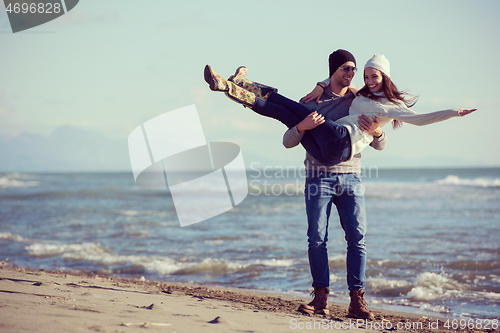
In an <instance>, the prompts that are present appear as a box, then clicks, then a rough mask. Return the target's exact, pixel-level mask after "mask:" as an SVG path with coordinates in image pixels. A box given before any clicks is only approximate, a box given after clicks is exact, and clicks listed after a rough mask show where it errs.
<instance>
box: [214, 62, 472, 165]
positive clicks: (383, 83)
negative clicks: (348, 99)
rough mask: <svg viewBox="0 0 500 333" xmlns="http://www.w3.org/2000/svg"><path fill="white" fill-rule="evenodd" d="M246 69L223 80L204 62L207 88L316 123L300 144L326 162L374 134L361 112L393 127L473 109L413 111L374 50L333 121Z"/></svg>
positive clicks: (276, 114)
mask: <svg viewBox="0 0 500 333" xmlns="http://www.w3.org/2000/svg"><path fill="white" fill-rule="evenodd" d="M246 74H247V71H246V68H244V67H240V68H238V69H237V71H236V73H235V75H233V76H231V77H230V78H229V79H228V80H227V81H226V80H224V79H222V78H221V77H220V76H219V75H218V74H216V73H215V72H214V71H213V70H212V68H211V67H210V66H208V65H207V66H206V67H205V81H206V82H207V83H208V84H209V85H210V89H211V90H213V91H224V92H225V93H226V95H227V96H228V97H229V98H231V99H233V100H235V101H236V102H238V103H240V104H243V105H244V106H247V107H250V108H251V109H252V110H253V111H255V112H256V113H259V114H261V115H263V116H266V117H271V118H274V119H277V120H279V121H281V122H282V123H283V124H285V125H286V126H287V127H288V128H291V127H293V126H296V125H298V124H299V123H301V122H302V121H305V120H309V122H310V123H311V122H312V123H314V125H313V126H312V127H313V128H310V129H309V130H307V131H306V132H305V135H304V137H303V138H302V140H301V144H302V145H303V146H304V148H305V149H306V150H307V151H308V152H309V154H311V155H312V156H313V157H314V158H316V159H317V160H319V161H320V162H322V163H325V164H336V163H339V162H343V161H347V160H349V159H350V158H351V157H352V156H353V155H355V154H357V153H359V152H360V151H361V150H363V148H365V147H366V146H367V145H369V144H370V143H371V141H372V140H373V137H372V136H371V135H369V134H367V133H366V132H364V131H362V130H361V129H360V128H359V126H358V123H357V118H358V116H360V115H362V114H364V115H367V116H376V117H378V119H379V124H380V127H382V126H384V125H385V124H387V123H389V122H390V121H394V124H395V127H397V125H398V124H399V122H400V121H402V122H408V123H411V124H414V125H420V126H422V125H428V124H432V123H435V122H439V121H443V120H446V119H448V118H451V117H457V116H465V115H467V114H469V113H471V112H473V111H475V110H476V109H472V110H462V109H450V110H443V111H436V112H432V113H427V114H418V113H416V112H414V111H412V110H411V109H410V108H409V107H411V106H413V104H414V103H412V102H411V101H410V100H407V99H406V98H405V97H404V94H403V93H402V92H400V91H399V90H398V89H397V88H396V86H395V85H394V83H393V82H392V81H391V79H390V65H389V61H388V60H387V59H386V58H385V57H384V56H383V55H377V54H376V55H374V56H373V57H372V58H371V59H370V60H368V62H367V63H366V65H365V68H364V81H365V86H364V87H363V88H362V89H361V90H360V91H359V92H358V93H357V97H356V98H355V99H354V101H353V102H352V104H351V107H350V109H349V115H348V116H346V117H343V118H340V119H338V120H337V121H335V122H334V121H332V120H330V119H326V120H325V119H324V118H323V117H321V116H320V115H318V114H317V113H315V112H313V113H311V112H310V110H309V109H307V108H306V107H305V106H303V105H301V104H299V103H297V102H294V101H292V100H289V99H287V98H286V97H283V96H281V95H279V94H277V90H276V89H274V88H271V87H267V86H264V85H261V84H258V83H255V82H252V81H249V80H247V79H246ZM242 87H245V88H242ZM308 117H309V118H308Z"/></svg>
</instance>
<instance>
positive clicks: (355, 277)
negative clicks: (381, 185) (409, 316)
mask: <svg viewBox="0 0 500 333" xmlns="http://www.w3.org/2000/svg"><path fill="white" fill-rule="evenodd" d="M328 60H329V61H328V63H329V78H328V79H326V80H325V81H323V82H318V84H317V87H315V88H314V90H313V91H312V92H311V93H309V94H307V95H306V96H305V97H304V98H303V99H302V101H301V103H297V102H295V101H292V100H290V99H288V98H286V97H284V96H282V95H280V94H278V93H277V89H275V88H272V87H269V86H266V85H263V84H260V83H257V82H254V81H250V80H248V79H247V74H248V70H247V68H245V67H239V68H238V69H237V70H236V72H235V73H234V75H232V76H231V77H230V78H229V79H227V80H225V79H223V78H222V77H221V76H220V75H218V74H217V73H216V72H215V71H214V70H213V69H212V68H211V67H210V66H208V65H207V66H206V67H205V72H204V76H205V81H206V82H207V83H208V84H209V87H210V89H211V90H213V91H222V92H224V93H225V94H226V96H228V97H229V98H231V99H232V100H234V101H235V102H237V103H240V104H242V105H244V106H246V107H248V108H250V109H251V110H253V111H254V112H256V113H258V114H260V115H263V116H265V117H270V118H274V119H276V120H278V121H280V122H282V123H283V124H284V125H285V126H287V128H288V130H287V131H286V132H285V134H284V137H283V145H284V146H285V147H286V148H292V147H295V146H297V145H298V144H299V143H300V144H301V145H302V146H303V147H304V148H305V150H306V158H305V161H304V164H305V167H306V184H305V193H304V194H305V204H306V215H307V223H308V227H307V239H308V257H309V266H310V270H311V275H312V287H313V288H314V290H313V292H312V295H314V299H313V300H312V302H310V303H308V304H301V305H300V306H299V309H298V310H299V311H301V312H306V313H310V314H313V313H319V314H328V313H329V310H328V295H329V293H330V292H329V284H330V272H329V267H328V252H327V242H328V225H329V220H330V213H331V208H332V205H335V206H336V208H337V212H338V215H339V218H340V224H341V226H342V228H343V230H344V232H345V239H346V242H347V257H346V268H347V286H348V289H349V295H350V304H349V313H348V317H351V318H357V319H370V320H373V319H374V316H373V314H372V312H370V311H369V310H368V306H367V303H366V301H365V298H364V294H365V293H364V290H363V289H364V287H365V284H366V276H365V268H366V244H365V237H366V212H365V197H364V190H361V191H360V189H363V184H362V183H361V180H360V172H361V154H360V152H361V151H362V150H363V149H364V148H365V147H367V146H371V147H372V148H374V149H377V150H382V149H384V147H385V146H386V144H387V137H386V134H385V132H384V131H383V130H382V127H383V126H384V125H386V124H388V123H389V122H392V125H393V127H394V128H396V127H398V126H400V125H401V124H402V122H407V123H411V124H414V125H419V126H421V125H427V124H431V123H435V122H439V121H443V120H446V119H449V118H451V117H460V116H465V115H467V114H469V113H471V112H473V111H475V109H472V110H463V109H449V110H443V111H436V112H432V113H426V114H418V113H416V112H415V111H413V110H411V109H410V107H411V106H413V104H415V99H412V98H409V96H407V95H406V94H404V93H402V92H401V91H399V90H398V89H397V88H396V86H395V84H394V83H393V82H392V81H391V78H390V64H389V61H388V60H387V59H386V58H385V57H384V56H383V55H378V54H376V55H374V56H373V57H372V58H371V59H369V60H368V61H367V63H366V64H365V66H364V71H363V72H364V73H363V74H364V83H365V85H364V86H363V87H362V88H359V87H357V86H355V85H352V84H351V81H352V79H353V77H354V74H355V73H356V71H357V68H356V60H355V58H354V56H353V55H352V54H351V53H350V52H348V51H346V50H341V49H339V50H337V51H335V52H333V53H332V54H330V56H329V59H328ZM318 189H319V190H318Z"/></svg>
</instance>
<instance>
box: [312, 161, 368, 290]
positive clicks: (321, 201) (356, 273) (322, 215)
mask: <svg viewBox="0 0 500 333" xmlns="http://www.w3.org/2000/svg"><path fill="white" fill-rule="evenodd" d="M305 201H306V213H307V221H308V224H309V227H308V230H307V236H308V242H309V249H308V254H309V265H310V267H311V274H312V277H313V284H312V285H313V287H328V286H329V285H330V270H329V267H328V253H327V241H328V224H329V220H330V213H331V209H332V204H335V206H336V207H337V211H338V213H339V217H340V224H341V225H342V228H343V229H344V231H345V239H346V241H347V259H346V262H347V285H348V287H349V290H350V291H352V290H358V289H361V288H363V287H364V285H365V282H366V277H365V266H366V246H365V234H366V211H365V196H364V186H363V184H362V182H361V180H360V179H359V174H354V173H345V174H342V173H340V174H337V173H327V172H320V171H308V173H307V179H306V187H305Z"/></svg>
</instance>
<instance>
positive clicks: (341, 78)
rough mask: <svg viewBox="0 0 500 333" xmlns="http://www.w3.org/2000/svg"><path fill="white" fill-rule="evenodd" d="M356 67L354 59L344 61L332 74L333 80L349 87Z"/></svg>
mask: <svg viewBox="0 0 500 333" xmlns="http://www.w3.org/2000/svg"><path fill="white" fill-rule="evenodd" d="M355 68H356V64H354V62H352V61H347V62H344V63H343V64H342V65H341V66H340V67H339V68H337V70H336V71H335V73H333V75H332V80H333V81H335V82H337V83H338V84H339V85H341V86H342V87H349V86H350V85H351V81H352V79H353V78H354V73H355V72H354V69H355Z"/></svg>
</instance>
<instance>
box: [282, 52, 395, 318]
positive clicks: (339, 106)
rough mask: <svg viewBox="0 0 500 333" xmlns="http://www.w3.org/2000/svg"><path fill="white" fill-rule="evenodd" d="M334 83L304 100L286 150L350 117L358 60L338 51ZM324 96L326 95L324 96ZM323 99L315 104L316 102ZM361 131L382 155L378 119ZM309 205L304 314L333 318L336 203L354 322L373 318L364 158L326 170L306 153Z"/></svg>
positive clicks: (363, 120) (365, 122)
mask: <svg viewBox="0 0 500 333" xmlns="http://www.w3.org/2000/svg"><path fill="white" fill-rule="evenodd" d="M329 67H330V82H329V84H328V85H327V83H326V81H324V82H322V83H318V87H316V88H315V89H314V90H313V92H311V93H310V94H308V95H307V96H306V97H305V98H303V100H304V102H303V103H305V104H304V105H305V106H306V107H308V108H309V109H311V110H312V111H317V112H313V113H311V114H310V115H309V116H308V117H307V118H306V119H304V120H303V121H302V122H300V123H299V124H298V125H297V126H295V127H292V128H290V129H289V130H288V131H287V132H286V133H285V135H284V137H283V145H284V146H285V147H286V148H292V147H295V146H297V145H298V144H299V143H300V140H301V139H302V137H303V135H304V132H305V131H307V130H311V129H313V128H315V127H316V126H318V125H320V124H321V123H323V122H324V119H325V117H326V118H328V119H332V120H334V121H335V120H337V119H339V118H342V117H344V116H346V115H348V113H349V106H350V105H351V103H352V100H353V99H354V97H355V93H356V92H357V90H359V88H358V87H356V86H352V85H351V81H352V79H353V77H354V73H355V71H356V68H355V67H356V60H355V59H354V56H353V55H352V54H351V53H350V52H348V51H345V50H337V51H335V52H333V53H332V54H331V55H330V57H329ZM320 91H322V93H319V92H320ZM316 96H319V98H318V99H317V100H316V102H314V101H313V100H314V99H315V98H316ZM359 125H360V128H361V129H362V130H364V131H366V132H367V133H369V134H370V135H373V136H374V140H373V142H372V143H371V144H370V145H371V146H372V147H373V148H375V149H377V150H382V149H383V148H384V147H385V145H386V143H387V139H386V136H385V133H384V132H383V131H382V129H381V128H380V126H379V125H378V120H377V119H376V118H373V119H369V118H368V117H366V116H361V117H360V118H359ZM304 164H305V166H306V174H307V178H306V186H305V203H306V213H307V221H308V230H307V236H308V242H309V247H308V256H309V265H310V269H311V275H312V278H313V284H312V286H313V287H314V291H313V294H314V299H313V301H312V302H310V303H309V304H301V305H300V307H299V311H302V312H307V313H323V314H328V294H329V289H328V287H329V284H330V281H329V277H330V272H329V267H328V253H327V241H328V224H329V218H330V211H331V206H332V204H335V206H336V207H337V211H338V214H339V217H340V224H341V225H342V228H343V229H344V231H345V239H346V241H347V257H346V266H347V285H348V288H349V295H350V298H351V302H350V305H349V314H348V316H349V317H352V318H358V319H371V320H373V314H372V313H371V312H370V311H369V310H368V309H367V304H366V301H365V300H364V291H363V287H364V285H365V281H366V277H365V266H366V247H365V233H366V213H365V198H364V187H363V184H362V183H361V181H360V179H359V173H360V171H361V154H356V155H354V156H353V157H352V159H350V160H349V161H346V162H342V163H339V164H335V165H325V164H322V163H320V162H319V161H317V160H316V159H314V158H313V157H312V156H311V155H310V154H309V153H307V152H306V159H305V161H304Z"/></svg>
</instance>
